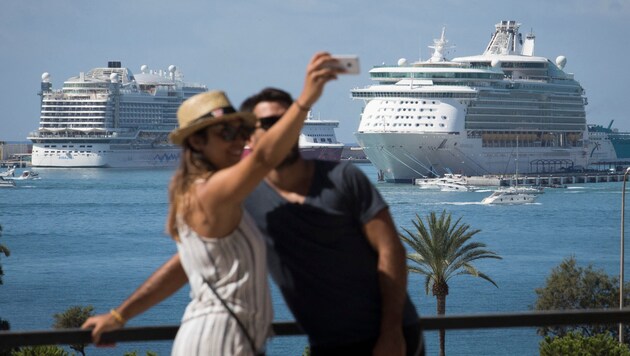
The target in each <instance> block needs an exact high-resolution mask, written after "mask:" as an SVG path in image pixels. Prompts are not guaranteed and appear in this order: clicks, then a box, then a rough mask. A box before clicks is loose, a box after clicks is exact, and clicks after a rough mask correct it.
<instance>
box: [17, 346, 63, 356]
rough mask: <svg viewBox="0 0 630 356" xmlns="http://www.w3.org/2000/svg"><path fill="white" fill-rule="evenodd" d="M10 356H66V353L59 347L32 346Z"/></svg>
mask: <svg viewBox="0 0 630 356" xmlns="http://www.w3.org/2000/svg"><path fill="white" fill-rule="evenodd" d="M11 356H68V353H67V352H66V350H64V349H62V348H61V347H59V346H33V347H22V348H20V349H19V350H17V351H13V352H12V353H11Z"/></svg>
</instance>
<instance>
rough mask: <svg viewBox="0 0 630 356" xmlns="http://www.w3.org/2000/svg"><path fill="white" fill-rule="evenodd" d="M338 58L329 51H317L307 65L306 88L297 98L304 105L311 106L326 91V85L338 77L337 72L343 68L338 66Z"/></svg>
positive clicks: (340, 71)
mask: <svg viewBox="0 0 630 356" xmlns="http://www.w3.org/2000/svg"><path fill="white" fill-rule="evenodd" d="M336 64H338V63H337V60H336V59H334V58H333V57H332V56H331V55H330V54H329V53H327V52H318V53H316V54H315V55H314V56H313V58H311V61H310V62H309V63H308V66H307V67H306V78H305V80H304V89H303V90H302V93H301V94H300V97H299V98H298V99H297V102H298V104H299V105H300V106H302V107H307V108H310V107H311V106H313V104H315V102H316V101H317V99H319V97H320V96H321V95H322V92H323V91H324V85H326V83H328V82H329V81H331V80H334V79H337V74H339V73H342V72H343V69H340V68H339V66H337V65H336Z"/></svg>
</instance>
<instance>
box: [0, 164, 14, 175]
mask: <svg viewBox="0 0 630 356" xmlns="http://www.w3.org/2000/svg"><path fill="white" fill-rule="evenodd" d="M14 175H15V166H13V167H9V168H7V170H6V171H4V172H0V177H13V176H14Z"/></svg>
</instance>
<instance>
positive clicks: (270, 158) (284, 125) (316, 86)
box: [198, 52, 340, 214]
mask: <svg viewBox="0 0 630 356" xmlns="http://www.w3.org/2000/svg"><path fill="white" fill-rule="evenodd" d="M334 61H335V60H334V59H333V58H332V57H331V56H330V55H329V54H328V53H323V52H321V53H317V54H315V55H314V56H313V58H312V59H311V61H310V62H309V64H308V66H307V70H306V78H305V81H304V88H303V90H302V93H301V94H300V96H299V97H298V98H297V100H296V101H295V103H294V104H293V105H291V107H290V108H289V109H288V110H287V112H286V113H285V114H284V115H283V117H282V118H281V119H280V120H279V121H278V122H277V123H276V124H275V125H274V126H273V127H272V128H271V129H269V130H268V131H267V133H266V134H265V135H264V137H262V138H261V139H260V140H259V141H258V143H257V144H256V148H255V149H254V151H253V152H252V153H251V154H249V155H248V156H247V157H245V158H244V159H243V160H241V161H240V162H239V163H237V164H236V165H234V166H232V167H229V168H225V169H222V170H219V171H218V172H216V173H215V174H214V175H213V176H212V177H211V178H210V179H209V180H208V181H207V182H206V184H205V185H204V186H203V187H202V188H200V190H199V191H198V193H199V194H201V196H202V201H203V202H204V203H205V204H207V207H206V209H207V210H208V211H212V212H213V214H216V213H217V208H219V207H220V208H221V209H223V211H228V210H229V209H230V208H235V207H240V204H241V203H242V202H243V201H244V200H245V198H246V197H247V195H249V193H251V192H252V191H253V190H254V188H255V187H256V186H257V185H258V184H259V183H260V181H261V180H262V179H263V178H264V177H265V175H266V174H267V173H268V172H269V171H271V170H272V169H274V168H275V167H276V166H277V165H278V164H280V163H281V162H282V160H283V159H284V158H285V157H286V155H287V154H288V153H289V151H290V150H291V148H292V147H293V146H294V145H295V144H296V143H297V142H298V138H299V135H300V131H301V129H302V125H303V123H304V120H305V119H306V115H307V113H308V111H309V109H310V107H311V106H312V105H313V104H314V103H315V102H316V101H317V99H318V98H319V97H320V96H321V94H322V91H323V89H324V85H325V84H326V83H327V82H329V81H330V80H333V79H336V77H337V73H339V72H340V71H339V69H334V68H332V66H325V65H326V64H329V63H331V62H334ZM226 205H227V206H226ZM219 213H221V212H219Z"/></svg>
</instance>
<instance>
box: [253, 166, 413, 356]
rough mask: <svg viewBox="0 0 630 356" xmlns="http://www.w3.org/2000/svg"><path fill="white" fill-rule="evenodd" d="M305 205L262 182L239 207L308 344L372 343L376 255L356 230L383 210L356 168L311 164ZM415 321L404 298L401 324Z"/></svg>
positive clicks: (377, 300)
mask: <svg viewBox="0 0 630 356" xmlns="http://www.w3.org/2000/svg"><path fill="white" fill-rule="evenodd" d="M314 163H315V170H314V177H313V180H312V184H311V187H310V188H309V191H308V194H307V196H306V200H305V202H304V204H295V203H289V202H288V201H286V200H285V199H284V198H283V197H282V196H280V195H279V194H278V193H277V192H276V191H275V190H274V189H273V188H271V187H270V186H269V185H268V184H267V183H265V182H263V183H261V184H260V185H259V186H258V187H257V188H256V190H255V191H254V192H253V193H252V194H251V195H250V197H249V198H248V199H247V201H246V203H245V208H246V210H247V211H248V212H249V213H250V215H251V216H252V217H253V218H254V220H255V221H256V224H257V225H258V227H259V228H260V230H261V231H262V233H263V235H265V240H266V242H267V248H268V251H267V254H268V266H269V271H270V273H271V276H272V277H273V279H274V281H275V283H276V284H277V285H278V286H279V287H280V290H281V291H282V294H283V296H284V299H285V301H286V303H287V305H288V306H289V309H290V310H291V312H292V313H293V315H294V316H295V318H296V319H297V322H298V323H299V324H300V325H301V327H302V328H303V329H304V332H305V333H306V334H307V335H308V336H309V342H310V343H311V345H317V346H334V345H337V344H346V343H350V342H354V341H361V340H365V339H369V338H373V337H377V336H378V335H379V333H380V330H379V329H380V320H381V294H380V289H379V283H378V275H377V262H378V261H377V259H378V256H377V254H376V252H375V251H374V249H373V248H372V247H371V246H370V244H369V242H368V240H367V238H366V237H365V235H364V234H363V230H362V228H363V225H364V224H365V223H367V222H368V221H370V220H371V219H372V218H373V217H374V216H375V215H376V214H377V213H378V212H380V211H381V210H383V209H386V208H387V204H386V203H385V201H384V200H383V198H382V197H381V195H380V194H379V192H378V191H377V190H376V188H375V187H374V186H373V185H372V184H371V183H370V181H369V180H368V179H367V177H366V176H365V175H364V174H363V172H361V170H359V169H358V168H357V167H356V166H354V165H353V164H350V163H338V162H327V161H317V160H316V161H314ZM416 322H418V315H417V314H416V310H415V308H414V307H413V305H412V304H411V301H410V300H409V297H407V302H406V305H405V310H404V320H403V323H404V325H410V324H413V323H416Z"/></svg>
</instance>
